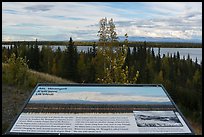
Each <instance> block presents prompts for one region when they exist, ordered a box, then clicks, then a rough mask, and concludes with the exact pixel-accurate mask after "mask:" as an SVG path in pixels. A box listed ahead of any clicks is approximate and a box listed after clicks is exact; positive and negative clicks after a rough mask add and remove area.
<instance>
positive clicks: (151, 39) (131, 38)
mask: <svg viewBox="0 0 204 137" xmlns="http://www.w3.org/2000/svg"><path fill="white" fill-rule="evenodd" d="M118 40H119V41H124V40H125V37H124V36H119V37H118ZM82 41H93V42H97V41H98V39H96V40H82ZM128 41H146V42H181V43H202V40H201V39H180V38H162V37H136V36H129V37H128Z"/></svg>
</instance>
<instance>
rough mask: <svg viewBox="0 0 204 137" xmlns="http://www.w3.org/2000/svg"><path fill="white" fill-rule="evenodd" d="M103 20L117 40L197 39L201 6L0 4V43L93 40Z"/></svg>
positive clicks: (83, 3) (189, 4)
mask: <svg viewBox="0 0 204 137" xmlns="http://www.w3.org/2000/svg"><path fill="white" fill-rule="evenodd" d="M103 17H107V19H108V20H109V19H111V18H113V20H114V22H115V25H116V32H117V34H118V36H124V34H125V33H128V35H129V36H140V37H165V38H181V39H199V40H202V3H201V2H170V3H168V2H164V3H162V2H127V3H126V2H58V3H57V2H47V3H46V2H16V3H15V2H2V29H3V30H2V40H35V39H36V38H37V39H38V40H53V41H54V40H69V37H72V38H73V40H96V39H98V37H97V32H98V30H99V23H98V22H99V20H100V19H101V18H103Z"/></svg>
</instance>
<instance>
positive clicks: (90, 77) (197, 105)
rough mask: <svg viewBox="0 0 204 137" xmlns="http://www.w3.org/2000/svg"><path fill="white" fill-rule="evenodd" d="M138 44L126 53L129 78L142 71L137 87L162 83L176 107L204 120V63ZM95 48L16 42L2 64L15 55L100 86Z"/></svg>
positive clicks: (99, 60) (32, 64) (101, 69)
mask: <svg viewBox="0 0 204 137" xmlns="http://www.w3.org/2000/svg"><path fill="white" fill-rule="evenodd" d="M146 45H147V43H146V42H144V43H143V45H139V46H138V45H136V46H134V48H133V51H132V52H130V48H128V50H127V54H126V58H125V63H124V67H125V66H128V67H127V68H128V71H127V72H128V78H132V77H134V75H135V74H136V72H137V71H139V77H138V79H137V81H136V83H137V84H142V83H144V84H148V83H149V84H154V83H155V84H158V83H161V84H163V85H164V87H165V88H166V89H167V91H168V92H169V94H170V95H171V97H172V98H173V100H174V101H175V102H176V104H177V105H178V106H179V107H180V108H181V109H182V110H183V113H185V115H187V116H188V115H189V116H190V117H193V118H194V119H195V120H196V121H197V122H201V120H202V62H201V64H200V65H199V64H198V62H197V61H196V62H193V61H192V59H191V58H190V56H188V58H187V59H186V60H185V59H180V54H179V52H177V53H174V54H168V55H160V48H159V49H158V50H159V51H158V55H155V53H154V49H153V48H151V47H147V46H146ZM98 49H99V47H98V46H97V45H94V46H93V48H90V49H89V50H88V52H80V53H78V52H77V47H76V46H74V42H73V40H72V38H70V41H69V42H68V45H67V48H66V50H65V51H61V49H60V48H58V49H57V50H56V51H53V50H52V49H51V48H50V47H49V46H43V47H42V49H41V50H39V47H38V42H37V41H35V44H34V45H26V44H23V45H21V44H19V45H17V43H16V44H15V45H14V46H13V47H12V46H11V47H7V48H6V47H3V48H2V61H3V62H5V63H6V62H7V61H8V59H9V57H10V56H11V54H12V53H15V55H16V56H17V57H22V58H24V59H25V60H27V64H28V67H29V68H30V69H34V70H37V71H40V72H45V73H49V74H53V75H56V76H60V77H62V78H66V79H69V80H73V81H75V82H79V83H100V82H101V81H98V78H100V79H101V78H103V77H104V75H105V73H104V69H106V68H104V66H103V64H104V61H106V60H104V57H103V53H101V52H99V51H98Z"/></svg>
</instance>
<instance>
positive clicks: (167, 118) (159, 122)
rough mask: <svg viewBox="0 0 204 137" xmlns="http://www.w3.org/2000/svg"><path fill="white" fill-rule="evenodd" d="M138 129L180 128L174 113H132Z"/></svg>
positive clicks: (180, 124) (179, 122) (180, 125)
mask: <svg viewBox="0 0 204 137" xmlns="http://www.w3.org/2000/svg"><path fill="white" fill-rule="evenodd" d="M134 116H135V120H136V123H137V126H138V127H182V126H183V125H182V123H181V121H180V120H179V119H178V117H177V116H176V114H175V113H174V111H134Z"/></svg>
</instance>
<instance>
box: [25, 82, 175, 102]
mask: <svg viewBox="0 0 204 137" xmlns="http://www.w3.org/2000/svg"><path fill="white" fill-rule="evenodd" d="M29 103H62V104H156V105H172V104H171V101H170V100H169V98H168V97H167V96H166V94H165V92H164V90H163V89H162V88H161V87H120V88H118V87H91V86H90V87H74V86H73V87H69V88H67V87H62V86H61V87H60V86H59V87H57V86H55V87H45V86H44V87H43V86H40V87H38V89H36V92H35V93H34V94H33V96H32V97H31V99H30V101H29Z"/></svg>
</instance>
